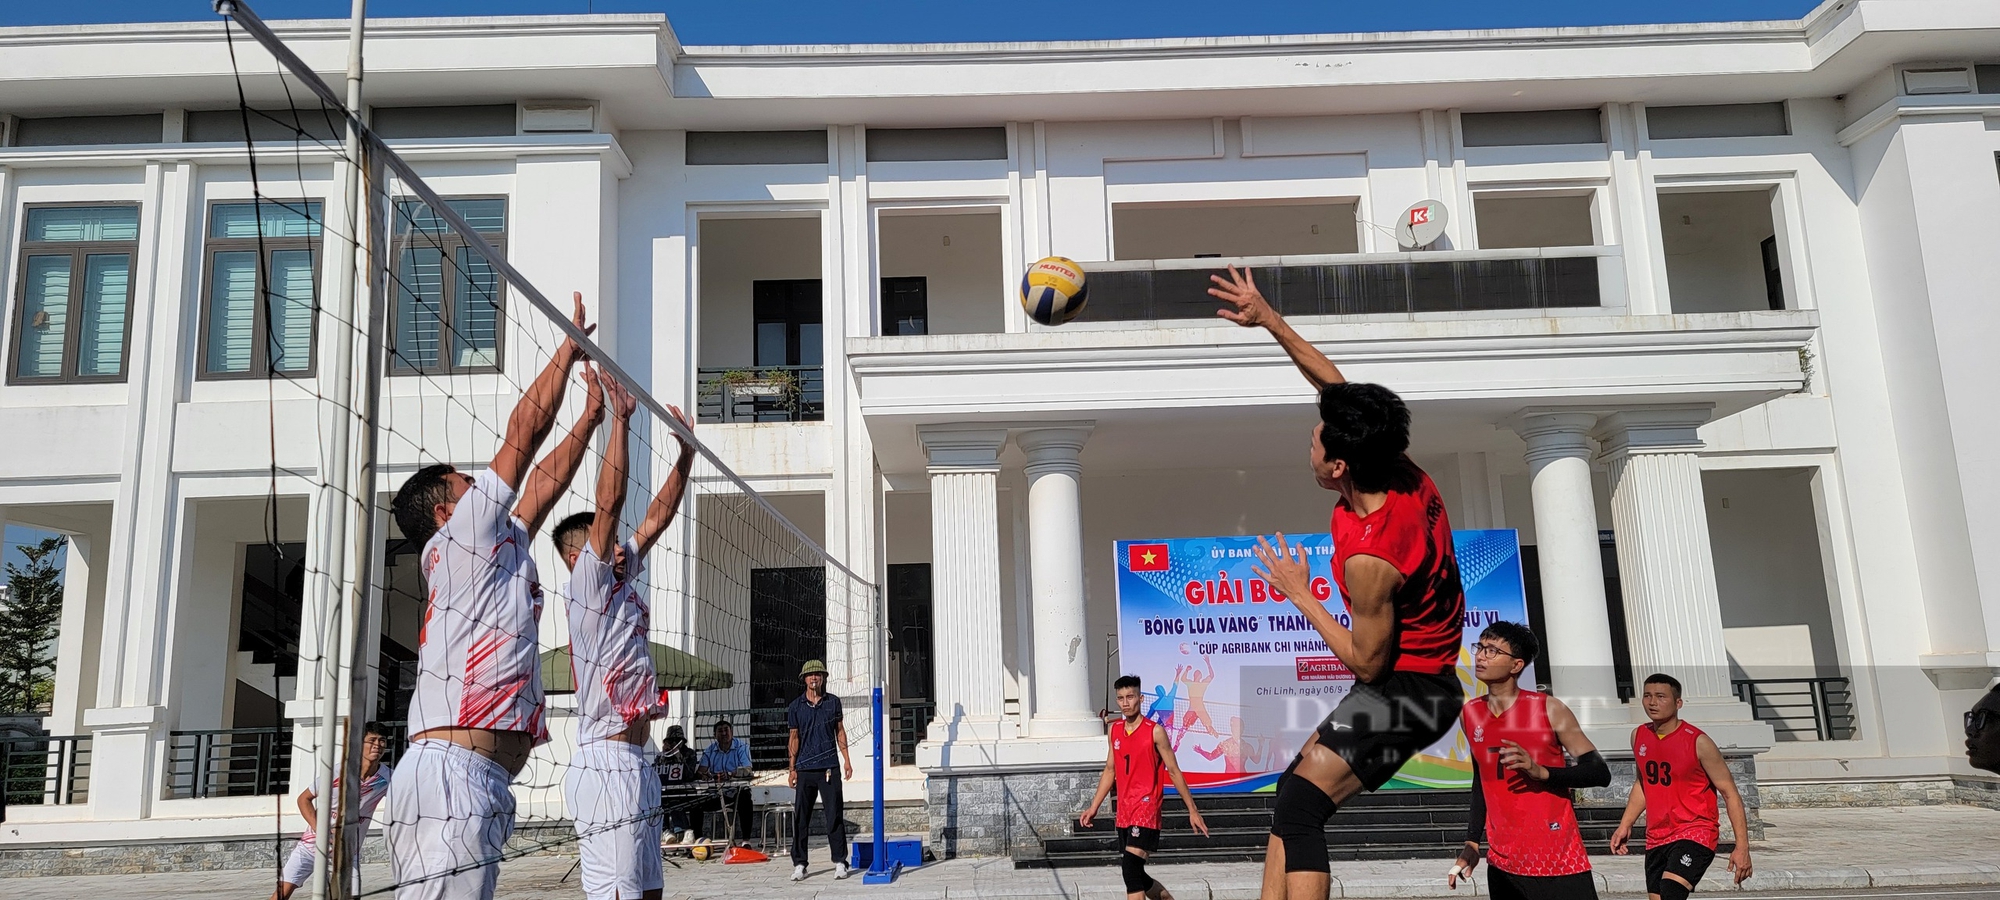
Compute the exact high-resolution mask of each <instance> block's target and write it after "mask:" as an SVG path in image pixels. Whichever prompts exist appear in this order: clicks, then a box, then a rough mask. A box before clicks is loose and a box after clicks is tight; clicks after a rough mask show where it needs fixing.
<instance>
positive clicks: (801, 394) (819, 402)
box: [695, 366, 826, 423]
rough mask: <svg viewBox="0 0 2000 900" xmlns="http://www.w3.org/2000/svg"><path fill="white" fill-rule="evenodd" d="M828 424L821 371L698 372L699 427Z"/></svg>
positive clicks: (785, 368) (731, 369) (732, 368)
mask: <svg viewBox="0 0 2000 900" xmlns="http://www.w3.org/2000/svg"><path fill="white" fill-rule="evenodd" d="M825 418H826V370H825V369H823V368H821V367H819V366H720V367H716V368H703V369H697V370H695V421H697V422H704V423H719V422H818V421H820V420H822V419H825Z"/></svg>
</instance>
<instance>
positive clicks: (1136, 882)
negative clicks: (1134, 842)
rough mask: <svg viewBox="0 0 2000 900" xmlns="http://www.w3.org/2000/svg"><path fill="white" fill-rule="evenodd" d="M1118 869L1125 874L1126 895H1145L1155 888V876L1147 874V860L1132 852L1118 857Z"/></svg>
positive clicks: (1126, 852)
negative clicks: (1148, 889) (1147, 890)
mask: <svg viewBox="0 0 2000 900" xmlns="http://www.w3.org/2000/svg"><path fill="white" fill-rule="evenodd" d="M1118 868H1119V870H1120V871H1121V872H1123V873H1124V874H1125V893H1128V894H1143V893H1145V892H1146V889H1147V888H1150V887H1152V886H1153V876H1151V875H1148V874H1146V858H1145V857H1143V856H1140V855H1139V854H1137V853H1133V852H1132V851H1130V850H1126V851H1124V852H1123V853H1121V854H1119V856H1118Z"/></svg>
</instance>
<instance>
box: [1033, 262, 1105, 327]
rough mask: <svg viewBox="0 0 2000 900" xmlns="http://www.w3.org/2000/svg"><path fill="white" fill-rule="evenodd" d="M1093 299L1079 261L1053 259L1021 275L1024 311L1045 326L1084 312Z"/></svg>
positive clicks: (1065, 320)
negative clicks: (1085, 306) (1089, 300)
mask: <svg viewBox="0 0 2000 900" xmlns="http://www.w3.org/2000/svg"><path fill="white" fill-rule="evenodd" d="M1088 299H1089V296H1088V295H1087V294H1086V293H1085V290H1084V284H1083V267H1082V266H1079V265H1077V264H1076V261H1075V260H1072V259H1065V258H1063V257H1060V256H1051V257H1049V258H1047V259H1043V260H1041V261H1039V262H1036V263H1035V264H1034V265H1032V266H1029V267H1028V272H1027V274H1025V275H1022V276H1021V308H1022V309H1025V310H1027V311H1028V318H1030V319H1034V320H1035V321H1037V322H1040V323H1042V324H1043V325H1061V324H1062V323H1064V322H1067V321H1069V320H1071V319H1074V318H1076V314H1077V313H1080V312H1083V304H1084V302H1085V301H1086V300H1088Z"/></svg>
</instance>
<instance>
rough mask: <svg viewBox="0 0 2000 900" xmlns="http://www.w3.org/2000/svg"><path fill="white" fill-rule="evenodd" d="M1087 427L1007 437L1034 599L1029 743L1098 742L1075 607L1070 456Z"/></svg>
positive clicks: (1079, 535) (1075, 511) (1074, 487)
mask: <svg viewBox="0 0 2000 900" xmlns="http://www.w3.org/2000/svg"><path fill="white" fill-rule="evenodd" d="M1093 424H1094V423H1089V422H1080V423H1075V424H1071V425H1067V426H1065V427H1057V428H1036V429H1033V430H1031V431H1023V432H1021V433H1020V434H1019V435H1018V436H1016V437H1015V442H1016V443H1018V444H1020V445H1021V450H1022V451H1023V452H1025V453H1026V454H1027V455H1028V466H1027V473H1028V552H1029V570H1030V572H1031V573H1032V577H1031V584H1032V586H1033V593H1034V627H1035V652H1034V660H1035V679H1034V685H1035V703H1034V710H1035V716H1034V721H1033V723H1032V724H1031V725H1030V728H1029V730H1030V733H1031V734H1032V735H1033V736H1034V737H1093V738H1094V737H1102V736H1103V734H1104V726H1103V723H1101V722H1099V721H1098V719H1097V717H1096V716H1095V715H1093V714H1092V712H1091V709H1090V698H1091V697H1092V696H1093V695H1094V692H1092V691H1091V689H1090V639H1089V634H1088V631H1089V629H1088V627H1087V625H1086V624H1085V619H1084V605H1083V503H1082V498H1081V494H1080V480H1081V477H1082V475H1083V464H1082V463H1081V462H1080V461H1079V459H1078V454H1080V453H1082V451H1083V443H1084V441H1086V440H1088V439H1089V438H1090V429H1091V426H1092V425H1093Z"/></svg>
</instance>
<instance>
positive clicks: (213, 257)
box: [200, 200, 320, 378]
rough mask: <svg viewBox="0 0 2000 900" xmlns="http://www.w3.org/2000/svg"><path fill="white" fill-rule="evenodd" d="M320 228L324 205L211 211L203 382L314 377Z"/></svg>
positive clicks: (267, 204) (235, 206)
mask: <svg viewBox="0 0 2000 900" xmlns="http://www.w3.org/2000/svg"><path fill="white" fill-rule="evenodd" d="M319 223H320V204H319V203H318V202H317V201H301V202H292V203H284V202H279V201H273V200H265V201H261V202H256V203H217V204H214V205H213V206H210V207H209V209H208V282H207V284H205V285H204V286H203V288H204V289H203V297H202V316H201V353H200V356H201V360H200V376H201V377H202V378H238V377H262V376H264V375H267V374H278V375H295V376H296V375H311V374H312V371H313V312H314V311H315V310H316V309H317V308H318V306H319V304H318V289H319V285H318V284H317V279H318V270H319V267H318V266H317V265H316V262H317V258H318V256H319V249H318V244H319ZM260 254H261V258H260Z"/></svg>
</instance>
